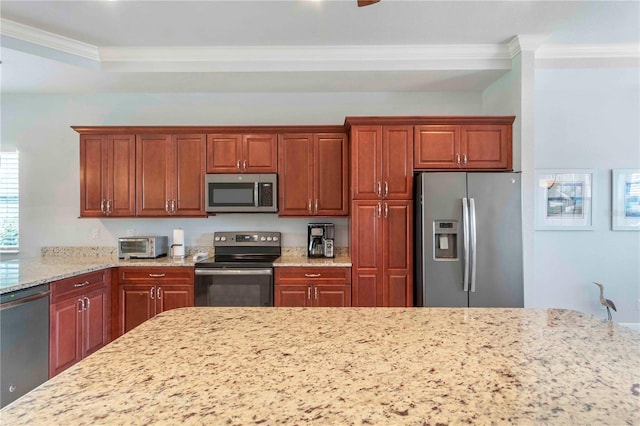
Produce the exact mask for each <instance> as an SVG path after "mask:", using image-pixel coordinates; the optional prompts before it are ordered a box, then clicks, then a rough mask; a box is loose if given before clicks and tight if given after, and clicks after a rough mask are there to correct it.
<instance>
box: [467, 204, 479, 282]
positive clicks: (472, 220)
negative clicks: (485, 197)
mask: <svg viewBox="0 0 640 426" xmlns="http://www.w3.org/2000/svg"><path fill="white" fill-rule="evenodd" d="M469 210H470V215H469V216H470V217H471V218H470V224H469V225H470V228H471V232H470V233H469V234H470V236H471V291H472V292H475V291H476V254H477V247H478V234H477V233H476V200H474V199H473V198H469Z"/></svg>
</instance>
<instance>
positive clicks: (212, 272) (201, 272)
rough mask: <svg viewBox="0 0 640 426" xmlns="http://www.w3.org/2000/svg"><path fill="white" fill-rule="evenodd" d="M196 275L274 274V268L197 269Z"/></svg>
mask: <svg viewBox="0 0 640 426" xmlns="http://www.w3.org/2000/svg"><path fill="white" fill-rule="evenodd" d="M196 275H273V270H272V269H224V268H221V269H196Z"/></svg>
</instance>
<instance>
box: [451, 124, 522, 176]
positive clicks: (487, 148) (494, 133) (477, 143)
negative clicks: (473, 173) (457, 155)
mask: <svg viewBox="0 0 640 426" xmlns="http://www.w3.org/2000/svg"><path fill="white" fill-rule="evenodd" d="M461 136H462V139H461V145H462V147H463V148H462V152H463V166H464V167H465V168H466V169H499V170H511V168H512V165H511V161H512V160H511V159H512V153H511V148H512V147H511V126H506V125H486V124H483V125H465V126H462V135H461Z"/></svg>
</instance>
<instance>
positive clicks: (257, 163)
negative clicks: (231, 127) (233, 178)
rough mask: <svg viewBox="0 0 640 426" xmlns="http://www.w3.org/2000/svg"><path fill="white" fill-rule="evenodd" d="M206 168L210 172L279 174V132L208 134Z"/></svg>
mask: <svg viewBox="0 0 640 426" xmlns="http://www.w3.org/2000/svg"><path fill="white" fill-rule="evenodd" d="M206 170H207V173H276V172H277V171H278V142H277V137H276V134H275V133H272V134H269V133H267V134H224V133H223V134H209V135H207V166H206Z"/></svg>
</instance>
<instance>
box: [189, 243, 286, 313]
mask: <svg viewBox="0 0 640 426" xmlns="http://www.w3.org/2000/svg"><path fill="white" fill-rule="evenodd" d="M280 242H281V235H280V233H279V232H244V231H239V232H216V233H214V237H213V246H214V248H215V254H214V257H211V258H209V259H205V260H203V261H201V262H198V263H196V265H195V304H196V306H273V262H274V261H275V260H276V259H277V258H278V257H280V253H281V246H280Z"/></svg>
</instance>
